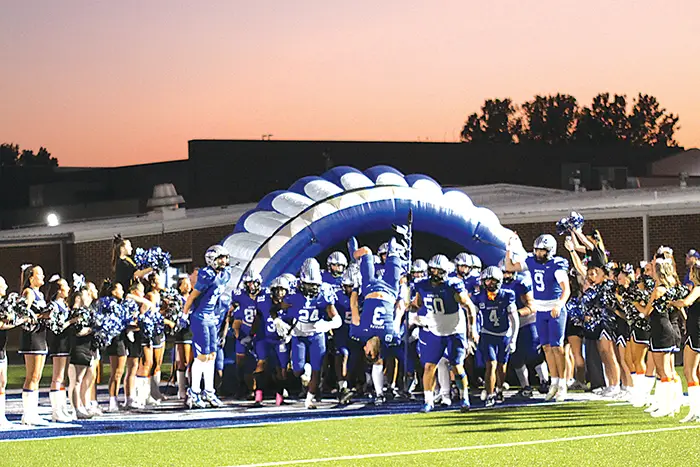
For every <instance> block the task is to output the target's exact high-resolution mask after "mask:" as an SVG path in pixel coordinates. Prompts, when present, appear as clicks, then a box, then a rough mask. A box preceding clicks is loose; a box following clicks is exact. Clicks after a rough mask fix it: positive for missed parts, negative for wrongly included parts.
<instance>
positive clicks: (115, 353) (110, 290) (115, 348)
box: [88, 280, 127, 415]
mask: <svg viewBox="0 0 700 467" xmlns="http://www.w3.org/2000/svg"><path fill="white" fill-rule="evenodd" d="M88 294H89V292H88ZM100 297H101V298H100V299H99V301H98V308H99V310H98V313H100V315H101V316H100V318H101V319H105V318H106V317H107V316H109V315H111V314H120V313H121V308H118V309H117V308H115V307H114V305H113V304H112V303H113V302H115V301H116V303H119V302H120V301H121V300H122V298H123V297H124V289H123V288H122V285H121V283H119V282H112V281H110V280H106V281H105V282H104V284H103V285H102V290H101V291H100ZM90 298H92V297H90ZM107 355H108V356H109V366H110V370H111V371H110V374H109V383H108V387H109V406H108V407H107V412H110V413H116V412H119V403H118V397H119V385H120V384H121V380H122V377H123V376H124V371H125V368H126V360H127V351H126V334H125V332H124V331H123V330H122V331H121V332H119V334H118V335H117V336H115V337H114V338H113V339H112V340H111V342H110V343H109V345H108V346H107ZM125 386H126V385H125ZM125 392H126V388H125ZM94 412H95V411H93V415H94Z"/></svg>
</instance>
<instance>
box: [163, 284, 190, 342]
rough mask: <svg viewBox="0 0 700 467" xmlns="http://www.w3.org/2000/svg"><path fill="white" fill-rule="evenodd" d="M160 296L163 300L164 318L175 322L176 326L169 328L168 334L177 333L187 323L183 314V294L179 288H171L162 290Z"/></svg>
mask: <svg viewBox="0 0 700 467" xmlns="http://www.w3.org/2000/svg"><path fill="white" fill-rule="evenodd" d="M160 298H161V300H162V302H163V304H162V305H161V308H160V310H161V312H162V314H163V316H164V318H165V319H167V320H169V321H172V322H173V323H175V326H174V327H172V328H168V334H175V333H177V332H178V331H180V330H181V329H182V326H183V325H186V324H187V320H185V319H184V318H185V317H184V314H183V305H184V303H183V301H182V296H181V295H180V294H179V293H178V291H177V290H175V289H172V288H171V289H166V290H163V291H161V292H160Z"/></svg>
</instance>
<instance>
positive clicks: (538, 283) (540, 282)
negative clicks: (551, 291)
mask: <svg viewBox="0 0 700 467" xmlns="http://www.w3.org/2000/svg"><path fill="white" fill-rule="evenodd" d="M532 280H533V281H534V282H535V290H537V291H538V292H544V271H535V274H533V275H532Z"/></svg>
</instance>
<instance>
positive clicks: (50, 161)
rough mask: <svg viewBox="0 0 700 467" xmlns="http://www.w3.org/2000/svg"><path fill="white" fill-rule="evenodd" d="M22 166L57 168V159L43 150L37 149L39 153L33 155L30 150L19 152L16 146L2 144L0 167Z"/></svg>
mask: <svg viewBox="0 0 700 467" xmlns="http://www.w3.org/2000/svg"><path fill="white" fill-rule="evenodd" d="M17 165H20V166H23V167H58V159H56V158H55V157H51V153H50V152H49V151H48V150H47V149H46V148H45V147H43V146H42V147H41V148H39V152H38V153H36V154H34V151H32V150H31V149H23V150H22V151H21V152H20V149H19V146H18V145H16V144H14V145H13V144H7V143H5V144H3V145H2V146H0V166H5V167H9V166H17Z"/></svg>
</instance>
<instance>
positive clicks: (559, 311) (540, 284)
mask: <svg viewBox="0 0 700 467" xmlns="http://www.w3.org/2000/svg"><path fill="white" fill-rule="evenodd" d="M519 242H520V239H519V238H518V236H517V235H514V236H513V238H511V239H510V240H509V242H508V248H507V251H506V258H505V259H506V269H507V270H509V271H514V272H518V271H528V273H529V275H530V279H531V280H532V284H533V298H534V305H535V310H536V311H537V315H536V321H535V323H536V325H537V334H538V335H539V338H540V344H541V345H542V347H543V348H544V354H545V358H546V360H547V367H548V368H549V372H550V374H551V380H552V383H551V386H550V388H549V392H547V395H546V396H545V400H548V401H549V400H552V399H553V398H554V397H556V396H557V393H561V394H560V396H559V398H558V399H560V400H561V399H563V396H564V395H565V394H566V389H567V386H566V383H567V381H566V376H565V373H564V371H565V359H566V357H565V355H564V331H565V329H566V308H565V307H564V306H565V305H566V302H567V300H568V299H569V294H570V286H569V274H568V271H569V262H568V261H567V260H565V259H564V258H562V257H560V256H556V252H557V241H556V239H555V238H554V237H553V236H552V235H549V234H543V235H540V236H539V237H537V238H536V239H535V242H534V244H533V250H534V252H533V253H530V254H528V255H527V257H526V258H525V259H524V260H522V261H519V260H515V259H514V258H513V255H512V251H514V249H515V248H516V247H518V246H519Z"/></svg>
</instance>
